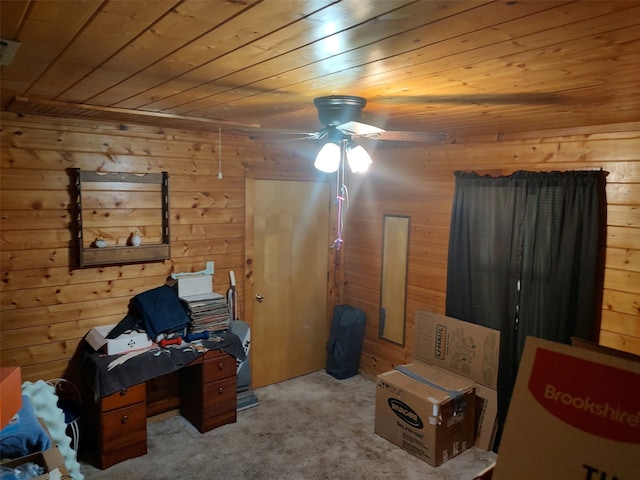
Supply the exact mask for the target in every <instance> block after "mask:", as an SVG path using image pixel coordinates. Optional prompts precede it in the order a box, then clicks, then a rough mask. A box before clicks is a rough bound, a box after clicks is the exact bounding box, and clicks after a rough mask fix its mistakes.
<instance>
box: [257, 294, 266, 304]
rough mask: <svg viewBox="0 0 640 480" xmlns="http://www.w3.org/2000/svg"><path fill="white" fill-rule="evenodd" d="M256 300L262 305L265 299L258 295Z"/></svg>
mask: <svg viewBox="0 0 640 480" xmlns="http://www.w3.org/2000/svg"><path fill="white" fill-rule="evenodd" d="M256 300H258V303H262V301H263V300H264V297H263V296H262V295H260V294H257V295H256Z"/></svg>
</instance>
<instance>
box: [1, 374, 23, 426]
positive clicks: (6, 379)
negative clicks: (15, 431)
mask: <svg viewBox="0 0 640 480" xmlns="http://www.w3.org/2000/svg"><path fill="white" fill-rule="evenodd" d="M21 408H22V374H21V372H20V367H0V429H2V428H4V427H6V426H7V425H8V424H9V420H11V419H12V418H13V417H14V416H15V414H16V413H18V411H19V410H20V409H21Z"/></svg>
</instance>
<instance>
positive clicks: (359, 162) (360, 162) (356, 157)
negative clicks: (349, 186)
mask: <svg viewBox="0 0 640 480" xmlns="http://www.w3.org/2000/svg"><path fill="white" fill-rule="evenodd" d="M347 161H348V162H349V167H351V171H352V172H353V173H359V172H360V173H362V172H366V171H367V169H368V168H369V165H371V163H373V162H372V161H371V157H370V156H369V154H368V153H367V151H366V150H365V149H364V148H363V147H362V145H357V146H355V147H353V148H350V149H349V150H347Z"/></svg>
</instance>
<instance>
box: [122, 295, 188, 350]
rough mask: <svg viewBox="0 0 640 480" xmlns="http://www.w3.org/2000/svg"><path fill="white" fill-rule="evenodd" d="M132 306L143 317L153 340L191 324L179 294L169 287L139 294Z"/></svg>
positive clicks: (134, 298) (132, 300) (133, 300)
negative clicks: (161, 334) (159, 335)
mask: <svg viewBox="0 0 640 480" xmlns="http://www.w3.org/2000/svg"><path fill="white" fill-rule="evenodd" d="M131 306H132V307H133V308H134V309H135V311H136V313H137V314H139V315H140V316H141V317H142V321H143V324H144V328H145V330H146V331H147V335H148V336H149V338H150V339H152V340H155V338H156V337H157V336H158V334H160V333H170V332H179V331H181V330H182V329H184V328H185V327H186V326H187V325H188V323H189V316H188V315H187V312H186V311H185V309H184V307H183V306H182V304H181V303H180V299H179V298H178V293H177V292H176V291H175V290H174V289H173V288H171V287H169V286H167V285H163V286H161V287H158V288H154V289H152V290H147V291H146V292H143V293H139V294H138V295H136V296H135V297H133V299H131Z"/></svg>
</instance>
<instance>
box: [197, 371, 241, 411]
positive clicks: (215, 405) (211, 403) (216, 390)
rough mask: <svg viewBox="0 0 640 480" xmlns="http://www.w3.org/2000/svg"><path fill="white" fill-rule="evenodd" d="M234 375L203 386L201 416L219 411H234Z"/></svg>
mask: <svg viewBox="0 0 640 480" xmlns="http://www.w3.org/2000/svg"><path fill="white" fill-rule="evenodd" d="M236 395H237V385H236V377H232V378H227V379H225V380H219V381H217V382H212V383H208V384H206V385H204V386H203V392H202V396H203V413H204V414H203V416H204V417H205V418H209V417H213V416H215V415H218V414H220V413H224V412H230V411H232V410H233V411H235V409H236Z"/></svg>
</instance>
